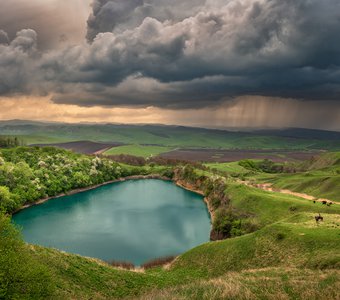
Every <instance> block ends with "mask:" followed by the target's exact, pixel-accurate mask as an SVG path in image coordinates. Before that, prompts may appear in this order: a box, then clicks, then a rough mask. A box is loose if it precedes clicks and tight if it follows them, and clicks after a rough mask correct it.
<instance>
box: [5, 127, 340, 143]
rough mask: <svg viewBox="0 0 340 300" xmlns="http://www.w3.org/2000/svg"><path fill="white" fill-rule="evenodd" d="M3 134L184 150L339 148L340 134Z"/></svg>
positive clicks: (69, 130) (77, 130)
mask: <svg viewBox="0 0 340 300" xmlns="http://www.w3.org/2000/svg"><path fill="white" fill-rule="evenodd" d="M0 135H12V136H17V137H19V138H22V139H23V140H24V141H25V142H26V143H27V144H44V143H61V142H70V141H84V140H86V141H93V142H106V143H112V142H115V143H117V142H118V143H124V144H142V145H152V146H159V145H162V146H169V147H183V148H190V147H193V148H212V149H219V148H223V149H235V148H236V149H290V150H311V149H334V150H336V149H340V133H338V132H329V131H320V130H318V131H315V130H309V129H304V130H297V129H289V130H288V129H287V130H284V131H282V130H271V131H252V132H242V131H226V130H217V129H204V128H194V127H183V126H165V125H117V124H66V123H42V122H32V121H1V122H0ZM321 137H324V138H321Z"/></svg>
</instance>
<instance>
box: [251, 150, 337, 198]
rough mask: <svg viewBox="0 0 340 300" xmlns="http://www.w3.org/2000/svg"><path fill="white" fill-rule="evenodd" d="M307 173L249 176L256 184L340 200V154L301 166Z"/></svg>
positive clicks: (326, 155)
mask: <svg viewBox="0 0 340 300" xmlns="http://www.w3.org/2000/svg"><path fill="white" fill-rule="evenodd" d="M299 167H301V168H303V169H304V170H305V171H300V172H298V173H278V174H266V173H257V174H251V175H250V176H248V179H251V180H254V181H256V182H262V183H263V182H266V183H272V184H273V186H274V187H277V188H280V189H288V190H291V191H294V192H300V193H306V194H309V195H312V196H314V197H317V198H326V199H330V200H333V201H339V200H340V152H334V153H325V154H323V155H321V156H320V157H318V158H314V159H312V160H310V161H306V162H303V163H301V164H300V166H299Z"/></svg>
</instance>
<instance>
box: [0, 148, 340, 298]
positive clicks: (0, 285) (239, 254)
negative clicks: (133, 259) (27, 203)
mask: <svg viewBox="0 0 340 300" xmlns="http://www.w3.org/2000/svg"><path fill="white" fill-rule="evenodd" d="M1 157H2V160H1V162H0V164H1V166H0V174H4V172H5V171H6V172H7V173H6V174H12V175H14V176H11V177H8V176H2V177H1V176H0V180H1V185H3V186H4V187H7V185H8V187H7V189H6V188H5V189H4V188H3V187H2V190H1V193H0V203H1V204H2V208H5V209H7V210H8V211H11V209H13V206H10V205H8V204H13V201H14V204H15V207H14V208H17V207H18V206H20V205H23V204H24V202H23V201H22V199H25V196H23V195H24V194H23V193H31V194H32V195H33V196H34V197H39V195H37V194H36V192H38V191H40V192H41V193H44V192H45V193H57V191H56V190H55V189H56V188H58V186H59V187H60V188H64V189H65V188H67V189H70V188H72V187H74V185H75V184H76V185H77V184H81V185H82V186H88V185H91V184H94V183H96V182H99V183H100V182H102V181H104V180H106V179H105V178H106V177H104V176H108V179H109V180H110V179H112V178H117V177H118V176H127V175H130V174H155V173H159V174H161V173H162V174H163V175H164V174H168V175H167V176H173V180H174V181H175V182H176V183H177V184H179V185H182V186H186V187H187V188H190V189H192V190H199V191H201V192H203V193H204V195H205V196H206V201H207V203H208V206H209V209H210V211H211V214H212V232H211V238H212V239H224V240H220V241H214V242H208V243H205V244H203V245H200V246H198V247H195V248H193V249H191V250H189V251H188V252H186V253H183V254H181V255H179V256H178V257H177V258H176V259H175V260H174V261H173V262H172V263H171V264H168V265H166V266H164V267H160V266H158V267H157V266H156V267H154V268H151V269H137V270H131V271H128V270H123V269H121V268H117V267H112V266H111V265H109V264H108V263H106V262H103V261H100V260H98V259H94V258H86V257H82V256H79V255H73V254H69V253H65V252H61V251H59V250H57V249H51V248H45V247H41V246H36V245H27V244H25V243H23V241H22V239H21V236H20V234H19V233H18V230H17V229H14V228H13V225H11V224H10V223H9V221H8V218H7V217H4V215H3V214H2V213H0V254H1V255H0V298H1V297H4V298H9V299H121V298H127V299H139V298H140V299H230V298H232V299H277V298H278V297H279V298H282V299H336V296H337V295H338V293H339V290H340V286H339V282H340V271H339V270H340V256H339V253H340V244H339V242H338V237H339V233H338V232H339V228H340V218H339V216H340V205H337V204H334V205H331V206H327V205H323V204H322V203H318V202H317V203H313V201H309V200H305V199H302V198H299V197H295V196H293V195H284V194H281V193H275V192H268V191H263V190H261V189H258V188H254V187H250V186H246V185H243V184H240V182H239V178H234V177H235V174H238V173H242V174H241V175H238V176H253V177H254V178H256V176H258V179H259V178H260V177H261V176H262V177H266V176H267V178H269V177H268V176H273V175H275V176H277V178H279V176H282V175H286V174H268V173H264V172H262V173H261V172H258V173H254V171H250V173H249V170H247V169H246V168H245V167H244V166H240V165H239V164H237V163H231V164H222V165H221V166H219V165H216V164H215V165H213V166H214V167H215V168H216V169H219V171H218V170H217V171H214V170H212V169H210V168H205V167H203V166H201V165H200V164H187V165H175V166H171V167H170V166H162V165H155V164H154V163H153V164H152V166H151V165H146V166H143V167H133V166H128V165H123V164H121V165H119V164H117V163H115V162H112V161H109V160H107V159H99V160H98V159H96V158H93V157H88V156H85V155H80V154H74V153H71V152H68V151H65V150H60V149H54V148H48V147H47V148H37V147H32V148H25V147H18V148H14V149H6V150H2V151H1ZM24 161H25V162H24ZM65 161H66V162H67V165H68V167H65V168H63V167H62V166H63V164H64V163H65ZM49 165H50V166H53V168H55V170H54V173H55V174H52V173H48V174H49V176H47V177H46V176H45V175H44V172H49V169H50V167H48V166H49ZM36 166H41V167H42V169H43V170H44V172H40V170H39V169H36ZM70 166H72V169H71V170H74V171H75V170H78V173H79V174H78V175H76V176H75V174H74V175H73V176H69V175H68V177H69V178H68V181H67V182H68V186H65V185H64V186H63V187H61V186H60V184H58V185H55V184H51V183H52V182H51V179H52V178H51V176H52V175H53V176H55V177H54V179H55V180H58V181H59V180H66V178H65V174H67V171H68V170H69V169H70ZM219 167H220V168H219ZM297 167H299V168H307V169H308V170H309V169H310V171H307V173H308V172H325V174H326V173H327V172H330V170H337V168H338V154H336V153H335V154H334V153H331V154H328V153H327V154H324V155H322V156H321V157H319V158H315V159H313V160H311V161H309V162H303V163H298V164H297ZM94 169H95V171H96V172H94ZM170 169H171V170H170ZM91 170H92V171H91ZM90 171H91V172H92V173H93V172H94V173H93V174H96V176H92V177H91V178H90V179H91V180H94V181H93V182H88V181H87V180H88V179H89V178H87V179H86V174H87V173H89V172H90ZM118 171H119V174H118V173H117V172H118ZM221 171H223V173H219V172H221ZM246 171H247V172H246ZM65 172H66V173H65ZM19 173H20V174H24V175H25V176H16V175H15V174H19ZM72 173H77V172H71V174H72ZM122 173H125V175H124V174H122ZM222 174H223V175H222ZM249 174H250V175H249ZM303 174H304V172H303V171H302V169H301V171H300V173H299V174H295V173H293V174H288V175H290V176H297V175H300V176H302V175H303ZM40 175H41V179H40V185H41V186H43V187H44V188H43V189H39V188H37V186H36V183H34V182H31V177H30V176H33V177H34V176H40ZM80 175H81V176H80ZM33 177H32V178H33ZM8 178H10V179H11V180H10V181H8ZM54 179H53V180H54ZM258 179H257V180H258ZM18 180H19V181H18ZM23 182H26V183H29V182H31V183H32V185H31V186H30V188H29V190H26V189H25V188H24V187H25V185H24V184H23ZM10 183H12V185H10ZM17 187H20V189H18V188H17ZM5 190H6V191H5ZM4 191H5V192H4ZM329 191H330V192H334V191H336V185H334V186H330V187H329ZM6 195H7V196H8V199H7V198H6V197H7V196H6ZM27 195H28V194H27ZM4 196H5V198H4ZM35 199H36V198H32V199H31V201H34V200H35ZM4 200H6V201H7V202H4ZM3 204H6V206H3ZM319 213H320V214H321V215H322V216H323V221H320V222H316V221H315V218H314V217H315V216H316V215H318V214H319ZM225 238H226V239H225ZM18 282H19V283H20V284H19V283H18ZM42 282H43V283H44V284H41V283H42Z"/></svg>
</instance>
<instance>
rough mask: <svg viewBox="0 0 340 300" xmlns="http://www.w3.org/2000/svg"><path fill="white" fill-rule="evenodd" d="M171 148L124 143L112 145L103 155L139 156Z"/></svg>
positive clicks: (159, 152) (147, 155) (162, 151)
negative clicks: (116, 145) (122, 144)
mask: <svg viewBox="0 0 340 300" xmlns="http://www.w3.org/2000/svg"><path fill="white" fill-rule="evenodd" d="M171 150H173V148H171V147H162V146H142V145H126V146H119V147H113V148H111V149H110V150H107V151H105V152H104V155H119V154H128V155H134V156H141V157H145V158H146V157H150V156H156V155H159V154H161V153H164V152H169V151H171Z"/></svg>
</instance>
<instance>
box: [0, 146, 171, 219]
mask: <svg viewBox="0 0 340 300" xmlns="http://www.w3.org/2000/svg"><path fill="white" fill-rule="evenodd" d="M163 169H164V172H165V173H166V171H167V168H163ZM163 169H161V170H157V172H158V173H161V175H166V174H165V173H164V174H162V172H163ZM152 172H154V169H153V168H152V167H137V166H135V167H131V166H127V165H121V164H119V163H117V162H115V161H113V160H111V159H106V158H102V157H96V156H87V155H82V154H76V153H73V152H70V151H67V150H63V149H58V148H53V147H44V148H40V147H16V148H10V149H0V210H2V211H4V212H6V213H12V212H14V211H15V210H17V209H18V208H20V207H21V206H22V205H24V204H27V203H32V202H34V201H36V200H39V199H43V198H46V197H51V196H56V195H57V194H61V193H66V192H68V191H71V190H74V189H79V188H85V187H88V186H92V185H96V184H101V183H104V182H107V181H111V180H115V179H118V178H121V177H126V176H131V175H147V174H149V173H152Z"/></svg>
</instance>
